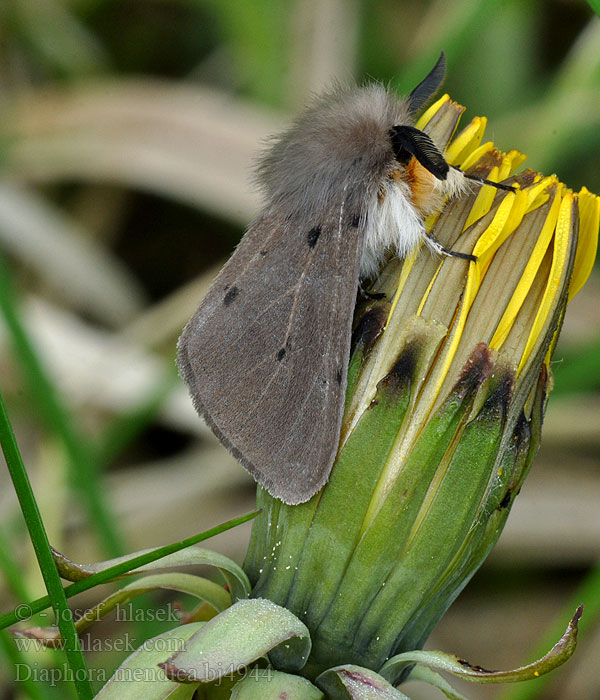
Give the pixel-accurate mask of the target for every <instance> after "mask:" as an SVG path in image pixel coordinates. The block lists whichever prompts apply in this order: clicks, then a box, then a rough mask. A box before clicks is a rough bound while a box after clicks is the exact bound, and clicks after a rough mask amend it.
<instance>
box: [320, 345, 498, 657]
mask: <svg viewBox="0 0 600 700" xmlns="http://www.w3.org/2000/svg"><path fill="white" fill-rule="evenodd" d="M491 367H492V365H491V358H490V355H489V352H488V350H487V348H485V346H479V347H478V348H477V349H476V350H475V351H474V353H473V355H472V357H471V358H470V360H469V362H468V363H467V364H466V365H465V370H464V371H463V373H462V375H461V378H460V379H459V381H458V382H457V384H456V386H455V387H454V389H453V390H452V392H451V393H450V395H449V397H448V398H447V400H446V401H445V402H444V404H443V405H442V406H441V407H440V408H439V409H438V411H437V412H436V414H435V415H434V416H433V418H432V419H431V420H430V421H429V423H428V425H427V426H426V428H425V429H424V431H423V433H422V434H421V436H420V437H419V439H418V440H417V442H416V444H415V445H414V446H413V448H412V450H411V451H410V453H409V456H408V458H407V459H406V461H405V463H404V465H403V466H402V469H401V470H400V472H399V473H398V475H397V477H396V479H395V481H394V484H393V486H392V488H391V490H390V492H389V493H388V495H387V497H386V498H385V500H384V502H383V503H382V505H381V506H380V507H379V510H378V512H377V513H376V515H375V518H374V519H373V520H372V521H371V522H370V523H369V525H368V526H367V527H366V529H365V530H364V532H363V533H362V534H361V538H360V541H359V542H357V544H356V547H355V549H354V552H353V553H352V557H351V559H350V561H349V563H348V565H347V567H346V571H345V574H344V578H343V581H342V583H341V585H340V587H339V589H338V591H337V595H336V596H335V598H334V599H333V602H332V604H331V606H330V607H329V610H328V611H327V614H326V616H325V618H324V620H323V621H322V623H321V625H320V626H319V629H318V631H317V633H316V634H314V635H313V645H314V649H313V656H314V657H315V658H318V659H319V661H322V663H323V664H326V665H332V663H331V662H335V658H336V657H337V654H338V653H340V652H342V650H343V653H344V654H345V655H346V658H348V654H349V655H350V658H351V659H352V660H356V661H358V658H362V659H363V662H364V660H365V659H366V660H368V662H369V664H370V665H371V664H372V665H373V666H375V667H376V666H377V665H379V664H381V663H383V660H384V659H385V658H386V657H387V656H388V653H389V647H388V649H387V650H385V651H384V650H381V651H378V652H377V656H373V657H371V656H370V655H367V656H363V655H362V654H363V652H362V651H361V655H360V656H359V657H356V645H355V642H356V641H357V640H358V643H359V644H364V647H365V648H366V647H371V648H373V643H372V640H371V639H370V636H369V635H370V634H371V630H372V629H373V630H374V629H375V628H377V627H379V625H380V624H382V620H388V619H389V618H390V617H392V618H393V619H394V620H395V625H396V630H400V629H402V628H403V627H404V625H405V624H406V622H407V621H408V620H409V619H410V617H411V615H412V613H413V611H414V605H415V604H416V603H412V602H410V599H411V598H412V597H418V598H419V599H420V594H421V593H422V589H423V587H424V585H426V582H427V581H428V580H429V575H428V574H424V571H427V568H430V566H431V564H430V563H429V562H428V561H427V554H426V553H425V552H424V551H423V554H422V555H419V554H417V549H418V548H419V547H420V548H421V549H422V548H423V545H419V544H418V543H417V545H415V546H412V544H413V543H412V539H414V538H415V537H416V536H417V534H419V536H420V537H421V539H423V538H425V539H426V538H427V537H429V539H432V540H435V537H437V535H435V536H433V535H427V534H424V531H423V528H419V527H418V526H416V525H415V523H416V522H417V521H418V519H419V517H420V513H424V512H425V511H426V509H427V508H428V506H426V504H425V499H426V497H427V495H428V494H430V493H431V489H432V482H433V481H434V479H435V476H436V474H438V472H440V470H443V469H447V468H448V464H447V461H445V460H444V455H445V454H446V452H448V451H449V450H450V452H451V448H452V447H453V446H454V441H455V439H456V435H457V434H458V433H460V430H461V426H464V424H465V423H466V421H467V419H468V416H469V412H470V410H471V407H472V405H473V401H474V400H475V397H476V396H477V393H478V391H479V390H480V388H481V386H482V384H483V382H484V381H485V379H486V378H487V377H488V375H489V372H490V371H491ZM440 464H441V465H442V466H441V467H440ZM328 488H331V485H330V486H329V487H328ZM399 514H401V517H399ZM427 517H429V516H427ZM443 517H444V518H446V517H448V513H447V512H444V513H443ZM415 527H417V531H413V530H414V528H415ZM444 527H445V526H444ZM446 539H447V538H445V540H444V542H445V541H446ZM415 554H417V557H418V558H421V559H425V560H426V561H425V564H423V562H420V563H418V564H414V562H413V565H414V566H415V569H413V570H412V573H411V571H410V570H409V571H408V572H406V573H405V574H401V576H407V577H408V578H405V579H404V581H401V582H400V583H399V584H398V585H399V587H400V590H402V591H403V594H402V597H404V598H405V599H406V601H407V602H409V605H407V606H406V607H403V604H402V602H399V603H397V604H396V603H394V604H393V607H392V608H391V609H393V610H394V614H393V615H390V613H389V610H388V609H387V605H388V604H389V600H390V597H389V596H392V597H394V592H393V591H394V588H391V589H390V577H391V576H392V575H393V572H394V568H395V567H396V565H397V562H398V561H402V558H403V557H404V556H408V557H409V558H410V557H411V556H412V558H414V555H415ZM441 561H444V558H442V560H441ZM417 567H418V568H417ZM422 577H424V579H425V583H424V582H423V579H422ZM409 580H410V581H413V584H412V585H409V584H408V581H409ZM373 581H380V582H381V587H380V588H379V589H377V588H375V587H374V586H373ZM384 589H385V590H384ZM407 589H408V590H407ZM386 593H388V594H389V596H386V595H385V594H386ZM378 597H381V605H378V603H377V600H378ZM383 597H385V599H386V600H387V601H388V603H384V602H383ZM373 611H374V612H373ZM402 615H405V617H404V618H402ZM376 616H377V617H376ZM365 618H366V619H365ZM342 630H344V633H343V634H342V633H341V631H342ZM367 630H368V631H367ZM361 636H362V640H364V641H361ZM373 636H377V635H376V634H375V632H374V631H373ZM332 638H334V639H336V647H335V649H334V651H333V654H335V656H334V657H333V658H331V656H332V653H331V652H330V651H329V649H330V645H329V641H328V640H331V639H332ZM346 640H354V641H353V642H352V647H350V646H349V645H348V642H347V641H346ZM379 641H383V639H380V640H379ZM387 643H388V644H389V645H391V644H392V643H393V640H387ZM364 653H367V652H364ZM369 653H370V652H369ZM337 658H339V657H337ZM328 662H330V663H329V664H328Z"/></svg>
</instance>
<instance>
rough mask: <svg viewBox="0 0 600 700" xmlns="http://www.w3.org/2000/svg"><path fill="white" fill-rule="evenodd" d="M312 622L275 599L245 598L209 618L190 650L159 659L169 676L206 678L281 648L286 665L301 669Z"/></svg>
mask: <svg viewBox="0 0 600 700" xmlns="http://www.w3.org/2000/svg"><path fill="white" fill-rule="evenodd" d="M310 647H311V643H310V635H309V632H308V629H307V627H306V626H305V625H304V624H303V623H302V622H301V621H300V620H299V619H298V618H297V617H296V616H295V615H292V613H291V612H290V611H289V610H286V609H285V608H282V607H281V606H279V605H276V604H275V603H273V602H272V601H270V600H265V599H262V598H256V599H252V600H240V601H238V602H237V603H235V604H234V605H232V606H231V607H230V608H227V610H225V611H223V612H222V613H219V615H217V616H216V617H213V618H212V620H210V621H209V622H207V623H206V624H205V625H204V626H203V627H202V628H201V629H200V630H198V632H197V633H196V634H194V636H193V637H191V638H190V639H189V640H188V641H187V643H186V645H185V649H183V650H182V651H178V652H176V653H175V654H173V655H172V656H170V657H169V658H168V659H167V661H164V662H163V663H161V664H160V667H161V668H162V669H163V670H164V671H165V673H166V674H167V676H168V677H169V678H173V679H176V680H178V681H179V682H185V683H195V682H201V683H206V682H210V681H213V680H215V679H218V678H221V677H223V676H229V675H231V674H232V673H235V672H239V671H240V670H241V669H243V668H246V667H247V666H249V665H250V664H252V663H253V662H254V661H256V660H257V659H259V658H261V657H263V656H265V655H266V654H268V653H269V652H274V651H278V652H279V654H278V661H279V665H280V667H282V668H285V669H286V670H290V671H297V670H299V669H301V668H302V667H303V666H304V665H305V663H306V660H307V658H308V655H309V653H310Z"/></svg>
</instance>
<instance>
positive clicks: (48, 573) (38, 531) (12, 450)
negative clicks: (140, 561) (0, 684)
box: [0, 394, 94, 700]
mask: <svg viewBox="0 0 600 700" xmlns="http://www.w3.org/2000/svg"><path fill="white" fill-rule="evenodd" d="M0 442H1V443H2V451H3V452H4V457H5V459H6V464H7V466H8V471H9V473H10V476H11V479H12V481H13V484H14V487H15V491H16V493H17V498H18V499H19V504H20V506H21V511H22V512H23V517H24V518H25V522H26V524H27V529H28V530H29V534H30V536H31V541H32V543H33V548H34V550H35V554H36V557H37V560H38V563H39V566H40V570H41V572H42V576H43V578H44V583H45V585H46V590H47V591H48V597H49V599H50V603H51V605H52V608H53V609H54V613H55V615H56V622H57V625H58V628H59V629H60V634H61V637H62V639H63V640H64V645H65V646H64V650H65V654H66V657H67V662H68V664H69V666H70V668H71V671H72V673H73V679H74V683H75V687H76V689H77V693H78V696H79V698H81V700H88V698H89V699H91V698H92V697H93V696H94V693H93V691H92V686H91V683H90V680H89V673H88V669H87V665H86V663H85V659H84V657H83V652H82V650H81V644H80V643H79V636H78V635H77V631H76V629H75V625H74V624H73V617H72V614H71V611H70V609H69V606H68V605H67V597H66V595H65V591H64V589H63V587H62V583H61V580H60V577H59V575H58V571H57V569H56V566H55V565H54V559H53V557H52V551H51V550H50V543H49V542H48V536H47V534H46V530H45V528H44V524H43V522H42V516H41V514H40V511H39V509H38V506H37V503H36V500H35V496H34V495H33V490H32V488H31V483H30V482H29V477H28V475H27V472H26V471H25V465H24V464H23V459H22V457H21V453H20V451H19V448H18V446H17V441H16V440H15V436H14V433H13V430H12V426H11V424H10V420H9V418H8V414H7V413H6V408H5V406H4V400H3V398H2V394H0Z"/></svg>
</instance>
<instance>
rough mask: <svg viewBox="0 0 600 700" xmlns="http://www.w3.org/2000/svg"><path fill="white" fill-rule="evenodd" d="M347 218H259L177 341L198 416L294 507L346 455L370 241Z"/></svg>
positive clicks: (267, 484)
mask: <svg viewBox="0 0 600 700" xmlns="http://www.w3.org/2000/svg"><path fill="white" fill-rule="evenodd" d="M338 212H339V216H337V215H336V216H334V217H332V218H331V220H326V221H321V222H320V223H319V225H316V226H314V227H313V228H309V227H306V228H302V227H301V226H300V225H299V224H297V223H290V222H289V221H286V220H285V219H284V218H283V217H282V216H280V215H277V214H269V213H267V214H265V215H263V216H262V217H261V218H259V219H258V221H257V222H256V223H255V224H254V225H253V226H252V227H251V228H250V229H249V230H248V232H247V233H246V235H245V236H244V238H243V239H242V241H241V243H240V245H239V246H238V248H237V249H236V251H235V252H234V254H233V255H232V257H231V258H230V260H229V261H228V262H227V264H226V265H225V266H224V268H223V269H222V271H221V272H220V274H219V275H218V277H217V279H216V280H215V282H214V284H213V286H212V287H211V289H210V290H209V292H208V294H207V295H206V297H205V298H204V300H203V301H202V303H201V304H200V307H199V308H198V310H197V311H196V313H195V314H194V316H193V317H192V319H191V320H190V321H189V323H188V324H187V326H186V327H185V329H184V331H183V333H182V335H181V338H180V340H179V344H178V350H179V357H178V365H179V368H180V372H181V375H182V376H183V378H184V380H185V381H186V382H187V384H188V386H189V389H190V393H191V395H192V398H193V401H194V405H195V407H196V409H197V410H198V412H199V413H200V414H201V415H202V416H204V418H205V419H206V421H207V422H208V424H209V425H210V427H211V428H212V430H213V431H214V432H215V434H216V435H217V437H219V439H220V440H221V441H222V442H223V443H224V444H225V445H226V446H227V447H228V448H229V449H230V450H231V452H232V453H233V454H234V455H235V456H236V457H237V458H238V459H240V460H241V462H242V464H243V465H244V466H245V467H246V469H248V471H249V472H250V473H251V474H253V476H254V477H255V479H256V480H257V481H258V482H259V483H260V484H261V485H262V486H264V488H266V489H267V491H269V493H271V494H272V495H273V496H276V497H277V498H280V499H281V500H283V501H285V502H286V503H292V504H296V503H302V502H303V501H306V500H308V499H309V498H310V497H311V496H312V495H313V494H315V493H316V492H317V491H318V490H319V489H320V488H321V487H322V486H323V484H325V482H326V481H327V479H328V477H329V473H330V470H331V466H332V463H333V460H334V457H335V454H336V451H337V447H338V441H339V435H340V428H341V421H342V415H343V410H344V398H345V391H346V379H347V377H346V374H347V366H348V360H349V351H350V336H351V326H352V316H353V310H354V304H355V301H356V289H357V284H358V274H359V264H360V256H361V253H362V247H363V235H364V232H363V229H362V228H358V227H356V226H353V225H352V224H346V225H345V227H344V225H343V223H342V221H343V219H342V213H343V206H342V204H340V208H339V209H338Z"/></svg>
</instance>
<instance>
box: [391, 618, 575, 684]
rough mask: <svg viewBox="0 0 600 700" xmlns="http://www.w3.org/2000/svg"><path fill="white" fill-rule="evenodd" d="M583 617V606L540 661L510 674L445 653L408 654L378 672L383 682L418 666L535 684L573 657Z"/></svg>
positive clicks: (481, 678)
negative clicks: (537, 680)
mask: <svg viewBox="0 0 600 700" xmlns="http://www.w3.org/2000/svg"><path fill="white" fill-rule="evenodd" d="M582 614H583V606H579V607H578V608H577V610H576V611H575V614H574V615H573V617H572V618H571V620H570V621H569V624H568V625H567V629H566V630H565V632H564V634H563V635H562V637H561V638H560V639H559V640H558V642H557V643H556V644H555V645H554V646H553V647H552V649H551V650H550V651H549V652H548V653H547V654H545V655H544V656H542V658H541V659H538V660H537V661H533V662H532V663H530V664H527V665H526V666H520V667H519V668H515V669H511V670H510V671H488V670H487V669H485V668H482V667H481V666H474V665H473V664H470V663H469V662H468V661H465V660H464V659H460V658H458V657H457V656H455V655H454V654H447V653H445V652H442V651H407V652H404V653H403V654H398V655H396V656H394V657H392V658H391V659H390V660H389V661H387V662H386V663H385V664H384V665H383V666H382V667H381V669H380V671H379V672H380V674H381V675H382V676H383V677H384V678H396V677H397V676H398V674H399V672H400V671H401V670H402V668H405V667H407V666H410V665H412V664H415V663H417V664H422V665H423V666H426V667H427V668H430V669H436V670H438V671H445V672H447V673H451V674H452V675H454V676H457V677H458V678H462V679H464V680H467V681H472V682H474V683H517V682H520V681H528V680H533V679H534V678H538V677H539V676H542V675H544V674H545V673H548V672H549V671H552V670H553V669H555V668H557V667H558V666H560V665H562V664H564V663H565V661H567V659H569V658H570V657H571V656H572V655H573V652H574V651H575V647H576V646H577V628H578V624H579V619H580V618H581V615H582Z"/></svg>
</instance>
